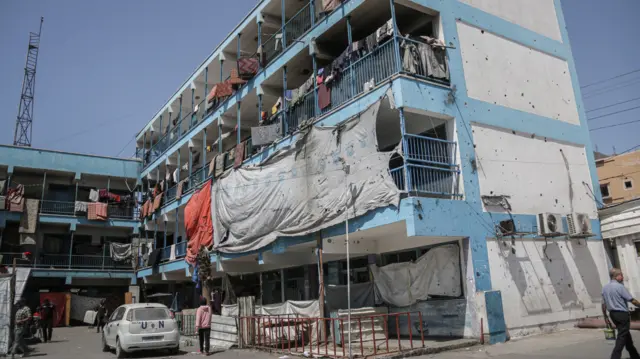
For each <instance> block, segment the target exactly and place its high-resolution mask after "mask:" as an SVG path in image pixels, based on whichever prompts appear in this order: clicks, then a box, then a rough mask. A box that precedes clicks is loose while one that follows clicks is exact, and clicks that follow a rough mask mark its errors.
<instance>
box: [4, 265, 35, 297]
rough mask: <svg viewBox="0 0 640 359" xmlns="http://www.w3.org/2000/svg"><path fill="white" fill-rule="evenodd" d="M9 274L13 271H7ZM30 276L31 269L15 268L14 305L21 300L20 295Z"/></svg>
mask: <svg viewBox="0 0 640 359" xmlns="http://www.w3.org/2000/svg"><path fill="white" fill-rule="evenodd" d="M9 273H13V269H9ZM30 274H31V268H16V297H15V299H14V301H13V302H14V303H17V302H18V301H19V300H20V299H21V298H22V293H23V292H24V288H25V286H26V285H27V280H28V279H29V275H30Z"/></svg>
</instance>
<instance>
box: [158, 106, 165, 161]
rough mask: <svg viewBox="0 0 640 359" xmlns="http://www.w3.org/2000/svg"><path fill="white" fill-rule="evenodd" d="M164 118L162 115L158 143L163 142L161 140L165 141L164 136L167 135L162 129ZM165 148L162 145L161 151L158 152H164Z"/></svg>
mask: <svg viewBox="0 0 640 359" xmlns="http://www.w3.org/2000/svg"><path fill="white" fill-rule="evenodd" d="M162 116H163V115H162V114H160V125H159V127H160V134H159V135H158V143H160V140H161V139H162V140H163V141H164V135H165V133H164V130H163V128H162ZM163 147H164V146H162V145H160V148H159V151H158V152H162V151H164V148H163Z"/></svg>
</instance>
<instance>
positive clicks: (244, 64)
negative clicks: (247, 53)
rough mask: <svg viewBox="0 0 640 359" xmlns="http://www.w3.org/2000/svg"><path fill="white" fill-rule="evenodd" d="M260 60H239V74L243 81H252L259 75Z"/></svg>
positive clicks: (247, 58)
mask: <svg viewBox="0 0 640 359" xmlns="http://www.w3.org/2000/svg"><path fill="white" fill-rule="evenodd" d="M258 68H259V63H258V59H257V58H254V57H245V58H241V59H239V60H238V72H239V74H240V77H242V78H243V79H250V78H252V77H253V76H255V75H256V74H257V73H258Z"/></svg>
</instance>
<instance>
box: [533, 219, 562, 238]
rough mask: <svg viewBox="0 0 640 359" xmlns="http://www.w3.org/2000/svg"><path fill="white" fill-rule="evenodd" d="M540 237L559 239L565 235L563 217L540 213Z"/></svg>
mask: <svg viewBox="0 0 640 359" xmlns="http://www.w3.org/2000/svg"><path fill="white" fill-rule="evenodd" d="M537 219H538V235H540V236H543V237H557V236H562V235H565V234H566V232H565V230H564V223H563V222H562V216H561V215H559V214H555V213H538V217H537Z"/></svg>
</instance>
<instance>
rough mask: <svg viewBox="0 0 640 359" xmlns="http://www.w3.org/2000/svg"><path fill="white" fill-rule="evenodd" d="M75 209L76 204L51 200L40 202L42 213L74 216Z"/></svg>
mask: <svg viewBox="0 0 640 359" xmlns="http://www.w3.org/2000/svg"><path fill="white" fill-rule="evenodd" d="M75 209H76V204H75V202H67V201H49V200H44V201H40V213H46V214H60V215H65V216H73V215H75Z"/></svg>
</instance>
